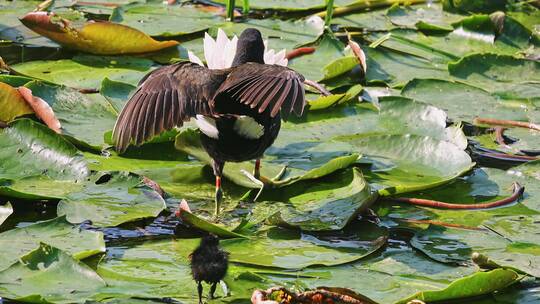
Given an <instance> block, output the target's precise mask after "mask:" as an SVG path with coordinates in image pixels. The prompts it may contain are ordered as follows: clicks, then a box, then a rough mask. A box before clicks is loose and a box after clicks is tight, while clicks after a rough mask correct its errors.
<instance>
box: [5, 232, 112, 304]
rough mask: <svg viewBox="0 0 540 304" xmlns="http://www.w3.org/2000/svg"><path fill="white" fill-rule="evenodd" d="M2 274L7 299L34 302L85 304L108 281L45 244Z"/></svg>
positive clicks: (67, 255) (39, 245)
mask: <svg viewBox="0 0 540 304" xmlns="http://www.w3.org/2000/svg"><path fill="white" fill-rule="evenodd" d="M36 247H37V249H34V250H32V251H30V252H28V253H26V254H25V255H23V256H21V257H20V260H19V261H18V262H16V263H15V264H13V265H11V266H10V267H9V268H6V269H4V270H2V271H0V281H1V282H2V284H0V292H1V293H2V296H3V297H6V298H9V299H14V300H18V301H22V302H31V303H84V302H85V300H86V299H88V298H90V296H91V295H93V293H95V292H96V291H97V290H98V289H100V288H103V287H105V282H104V281H103V280H102V279H101V278H100V277H99V276H98V275H97V274H96V273H95V272H94V271H93V270H92V269H91V268H90V267H88V266H87V265H85V264H83V263H81V262H79V261H77V260H75V259H73V258H72V257H71V256H70V255H69V254H67V253H65V252H63V251H61V250H60V249H58V248H55V247H52V246H49V245H47V244H44V243H41V244H38V245H36V246H34V248H36Z"/></svg>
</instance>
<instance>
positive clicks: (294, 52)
mask: <svg viewBox="0 0 540 304" xmlns="http://www.w3.org/2000/svg"><path fill="white" fill-rule="evenodd" d="M313 52H315V48H314V47H300V48H297V49H294V50H292V51H290V52H288V53H287V55H285V57H286V58H287V60H291V59H294V58H296V57H300V56H302V55H307V54H312V53H313Z"/></svg>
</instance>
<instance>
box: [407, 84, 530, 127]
mask: <svg viewBox="0 0 540 304" xmlns="http://www.w3.org/2000/svg"><path fill="white" fill-rule="evenodd" d="M401 94H402V95H404V96H406V97H409V98H413V99H416V100H420V101H423V102H426V103H430V104H432V105H434V106H436V107H438V108H441V109H443V110H445V111H447V112H448V116H449V117H450V118H451V119H453V120H454V121H460V120H464V121H469V122H472V120H473V118H474V117H477V116H481V117H485V118H497V119H510V120H528V116H529V115H531V114H529V113H528V112H526V111H523V108H526V107H531V105H530V104H529V103H527V102H520V101H505V100H502V99H501V98H499V97H497V96H494V95H492V94H490V93H489V92H487V91H485V90H482V89H480V88H478V87H474V86H470V85H467V84H465V83H460V82H451V81H446V80H439V79H413V80H411V81H410V82H408V83H407V85H406V86H405V87H404V88H403V90H402V91H401ZM463 107H467V109H468V110H467V111H463Z"/></svg>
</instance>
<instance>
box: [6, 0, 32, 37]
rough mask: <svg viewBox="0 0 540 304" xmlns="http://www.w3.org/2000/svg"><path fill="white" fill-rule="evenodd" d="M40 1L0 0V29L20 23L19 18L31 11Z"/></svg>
mask: <svg viewBox="0 0 540 304" xmlns="http://www.w3.org/2000/svg"><path fill="white" fill-rule="evenodd" d="M40 2H41V1H2V2H0V17H1V18H2V22H1V24H0V31H2V30H4V29H6V28H9V27H13V26H17V25H20V24H21V22H20V21H19V18H20V17H22V16H24V14H26V13H28V12H30V11H33V10H34V9H35V8H36V6H38V5H39V4H40Z"/></svg>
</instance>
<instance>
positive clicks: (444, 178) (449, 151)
mask: <svg viewBox="0 0 540 304" xmlns="http://www.w3.org/2000/svg"><path fill="white" fill-rule="evenodd" d="M346 142H347V143H348V144H350V145H351V146H353V147H354V149H357V151H358V152H361V153H364V154H365V155H366V157H365V161H367V162H369V163H371V164H372V167H371V168H370V170H369V171H365V172H364V175H365V176H366V179H367V180H368V182H369V183H370V184H371V185H372V186H373V187H374V188H375V189H377V190H378V191H379V194H381V195H393V194H397V193H402V192H410V191H415V190H420V189H427V188H431V187H435V186H438V185H441V184H444V183H446V182H449V181H451V180H452V179H454V178H456V177H458V176H460V175H462V174H463V173H465V172H467V171H469V170H470V169H471V168H472V166H473V165H474V163H473V162H472V161H471V158H470V157H469V155H468V154H467V153H465V151H463V150H462V149H460V148H459V147H457V146H456V145H454V144H452V143H449V142H445V141H438V140H436V139H433V138H431V137H424V136H417V135H379V136H364V137H358V138H354V137H352V138H350V139H347V140H346Z"/></svg>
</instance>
